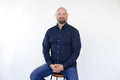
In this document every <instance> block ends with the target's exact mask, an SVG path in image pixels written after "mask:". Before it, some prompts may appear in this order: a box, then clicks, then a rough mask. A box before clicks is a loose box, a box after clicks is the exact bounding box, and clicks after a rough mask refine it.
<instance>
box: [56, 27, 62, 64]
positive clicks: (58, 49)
mask: <svg viewBox="0 0 120 80" xmlns="http://www.w3.org/2000/svg"><path fill="white" fill-rule="evenodd" d="M61 34H62V30H61V29H60V30H59V31H58V34H57V37H58V38H57V45H56V49H57V52H56V53H57V55H59V54H60V47H61V46H60V43H61ZM56 61H57V63H59V56H57V57H56Z"/></svg>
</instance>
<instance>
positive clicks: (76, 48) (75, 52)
mask: <svg viewBox="0 0 120 80" xmlns="http://www.w3.org/2000/svg"><path fill="white" fill-rule="evenodd" d="M80 49H81V41H80V35H79V32H78V31H77V30H75V31H74V33H73V36H72V54H71V56H70V57H69V59H68V60H67V61H66V62H65V63H64V64H63V66H64V68H68V67H69V66H71V65H72V64H74V63H75V62H76V60H77V58H78V56H79V54H80Z"/></svg>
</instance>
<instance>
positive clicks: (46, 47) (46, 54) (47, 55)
mask: <svg viewBox="0 0 120 80" xmlns="http://www.w3.org/2000/svg"><path fill="white" fill-rule="evenodd" d="M50 48H51V44H50V42H49V37H48V31H47V32H46V34H45V37H44V40H43V55H44V58H45V61H46V62H47V64H48V65H50V64H52V61H51V59H50V53H49V51H50Z"/></svg>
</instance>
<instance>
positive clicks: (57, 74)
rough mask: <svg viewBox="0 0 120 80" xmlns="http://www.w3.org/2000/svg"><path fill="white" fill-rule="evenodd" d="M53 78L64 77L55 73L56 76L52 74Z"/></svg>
mask: <svg viewBox="0 0 120 80" xmlns="http://www.w3.org/2000/svg"><path fill="white" fill-rule="evenodd" d="M52 76H54V77H64V76H63V75H62V74H61V73H54V74H52Z"/></svg>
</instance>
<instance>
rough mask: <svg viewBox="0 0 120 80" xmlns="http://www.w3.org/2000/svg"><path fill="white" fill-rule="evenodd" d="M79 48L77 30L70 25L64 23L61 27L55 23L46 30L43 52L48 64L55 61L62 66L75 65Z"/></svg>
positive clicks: (79, 42)
mask: <svg viewBox="0 0 120 80" xmlns="http://www.w3.org/2000/svg"><path fill="white" fill-rule="evenodd" d="M80 49H81V41H80V35H79V32H78V30H77V29H76V28H74V27H72V26H71V25H69V24H67V23H66V24H64V26H63V27H62V29H59V27H58V25H56V26H53V27H52V28H50V29H48V30H47V32H46V34H45V37H44V40H43V54H44V58H45V61H46V62H47V64H48V65H50V64H54V63H57V64H62V65H63V66H64V68H68V67H71V66H73V65H76V60H77V58H78V56H79V54H80Z"/></svg>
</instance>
